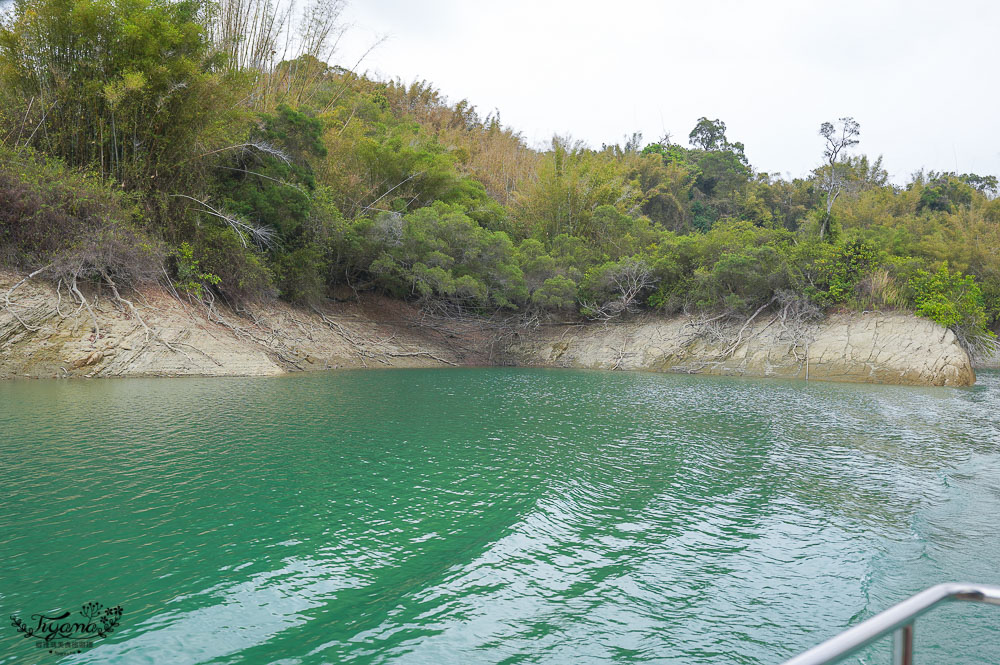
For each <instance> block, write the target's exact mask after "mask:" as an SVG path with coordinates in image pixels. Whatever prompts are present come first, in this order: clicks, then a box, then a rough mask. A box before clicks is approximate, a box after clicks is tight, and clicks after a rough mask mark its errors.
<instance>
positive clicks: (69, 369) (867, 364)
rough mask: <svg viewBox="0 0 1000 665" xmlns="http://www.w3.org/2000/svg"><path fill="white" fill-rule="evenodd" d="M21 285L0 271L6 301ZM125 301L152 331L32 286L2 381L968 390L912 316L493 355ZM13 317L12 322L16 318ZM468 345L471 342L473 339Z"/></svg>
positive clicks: (646, 323) (557, 337) (579, 332)
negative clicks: (341, 372)
mask: <svg viewBox="0 0 1000 665" xmlns="http://www.w3.org/2000/svg"><path fill="white" fill-rule="evenodd" d="M18 280H19V277H16V276H14V275H12V274H9V273H7V274H4V273H0V304H2V303H3V298H2V296H3V294H4V293H6V292H7V290H8V289H9V288H10V287H11V286H12V285H14V284H15V283H17V281H18ZM123 295H124V296H125V297H129V298H132V300H133V302H134V304H135V306H136V308H137V310H138V312H139V313H140V316H142V318H143V320H144V321H145V322H146V324H148V326H149V328H150V329H151V330H152V333H147V331H146V329H145V328H144V327H143V326H142V325H141V324H140V323H139V322H138V321H137V320H136V319H135V317H134V316H132V315H130V313H129V312H128V311H127V308H125V307H120V306H116V304H115V303H114V302H113V301H112V300H111V298H110V297H109V294H107V293H104V294H99V293H94V292H91V293H90V297H91V302H92V303H94V310H95V315H96V317H97V320H98V326H99V328H100V335H99V336H98V335H95V334H94V333H93V320H92V318H91V316H90V314H89V313H88V312H87V310H86V309H84V308H82V307H80V306H79V305H78V304H76V303H74V302H73V301H72V299H71V298H70V296H69V294H67V293H66V290H65V289H63V290H62V292H61V294H60V293H58V292H57V290H56V289H55V288H54V287H53V286H52V285H51V284H49V283H47V282H43V281H39V280H32V281H30V282H28V283H26V284H24V285H23V286H21V287H19V288H18V289H17V290H16V292H15V293H14V295H13V296H12V307H13V309H14V312H16V314H17V317H15V316H14V314H13V313H12V312H11V311H10V310H9V309H8V308H0V378H11V377H23V376H30V377H41V378H53V377H68V376H81V377H111V376H192V375H195V376H241V375H242V376H269V375H275V374H281V373H284V372H287V371H296V370H318V369H336V368H361V367H434V366H442V365H446V364H447V365H454V364H460V365H482V364H489V363H492V362H497V361H502V362H506V363H513V364H519V365H529V366H543V367H581V368H594V369H623V370H649V371H664V372H688V373H702V374H724V375H738V376H759V377H770V376H773V377H787V378H800V379H806V378H808V379H810V380H822V381H854V382H867V383H895V384H911V385H934V386H967V385H971V384H972V383H974V382H975V380H976V377H975V373H974V371H973V369H972V362H971V361H970V359H969V355H968V354H967V353H966V352H965V350H964V349H963V348H962V347H961V346H960V345H959V344H958V342H957V340H956V339H955V336H954V334H953V333H951V332H950V331H948V330H945V329H944V328H941V327H940V326H938V325H937V324H935V323H933V322H931V321H928V320H927V319H921V318H918V317H915V316H912V315H909V314H899V313H872V314H837V315H833V316H829V317H827V318H825V319H823V320H822V321H819V322H817V323H812V324H808V325H805V326H799V327H796V328H794V330H793V329H791V328H790V327H789V326H786V325H784V324H782V323H781V322H779V321H777V320H776V319H774V318H772V319H768V320H764V317H761V321H758V322H755V323H753V324H751V325H748V326H746V327H745V328H742V327H741V326H730V327H728V328H719V327H717V326H709V327H706V326H704V325H696V324H697V322H696V321H695V320H694V319H692V318H685V317H674V318H662V317H652V316H647V317H643V318H638V319H633V320H630V321H625V322H615V323H611V324H607V325H601V324H561V325H552V326H542V327H540V328H538V329H536V330H533V331H530V332H526V333H522V335H521V336H520V338H519V341H517V342H516V343H515V344H514V345H513V346H511V347H510V348H508V349H507V350H506V352H505V353H504V354H502V355H501V354H499V353H498V350H497V349H495V348H494V344H493V342H494V340H493V339H492V338H491V337H489V336H488V335H487V336H483V335H482V333H481V332H480V333H476V332H475V331H476V330H477V329H478V327H477V326H476V325H474V324H473V325H470V326H469V330H471V331H472V332H470V333H469V334H460V335H457V336H456V335H455V334H452V333H451V332H447V333H445V332H442V331H440V330H435V329H433V328H432V327H428V326H427V325H426V324H425V323H424V322H423V321H422V320H421V319H420V318H419V317H417V316H415V312H414V311H413V310H412V308H408V306H406V305H404V304H402V303H399V302H396V301H388V300H385V301H378V302H374V303H370V304H367V305H351V304H343V303H342V304H338V305H328V306H326V307H324V313H323V315H322V316H321V315H320V314H319V313H318V312H316V311H313V310H311V309H302V308H296V307H292V306H290V305H287V304H285V303H280V302H270V303H266V304H262V305H258V306H253V307H248V308H247V309H245V310H243V311H241V313H239V314H237V313H234V312H231V311H228V310H218V311H216V313H215V314H214V315H213V314H209V313H208V312H207V311H206V310H205V308H204V307H201V306H194V305H190V304H182V303H181V302H179V301H178V300H177V299H175V298H174V297H173V296H172V295H171V294H169V293H168V292H167V291H166V290H164V289H161V288H155V287H153V288H149V289H145V290H143V292H142V293H141V294H132V295H129V294H123ZM19 319H20V320H19ZM477 335H478V336H477Z"/></svg>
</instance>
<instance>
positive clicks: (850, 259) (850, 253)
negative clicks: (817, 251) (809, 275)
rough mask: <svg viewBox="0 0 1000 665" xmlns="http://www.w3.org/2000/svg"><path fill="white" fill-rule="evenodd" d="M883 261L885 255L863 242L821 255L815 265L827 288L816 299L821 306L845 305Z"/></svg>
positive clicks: (833, 249) (821, 281) (855, 241)
mask: <svg viewBox="0 0 1000 665" xmlns="http://www.w3.org/2000/svg"><path fill="white" fill-rule="evenodd" d="M884 260H885V253H884V252H882V251H880V250H879V249H878V248H877V247H875V246H873V245H871V244H869V243H866V242H864V241H863V240H853V241H851V242H849V243H847V244H845V245H843V246H841V247H839V248H831V250H829V251H825V252H822V253H821V255H820V256H818V257H817V258H816V259H815V266H816V267H817V268H818V273H819V280H820V284H822V285H823V286H824V287H825V289H824V290H823V291H819V292H817V293H816V295H817V299H818V300H819V301H820V303H821V304H830V303H843V302H846V301H847V300H848V299H850V298H852V297H853V296H854V294H855V289H856V288H857V286H858V283H859V282H861V280H862V279H864V278H865V277H866V276H868V275H869V274H870V273H871V272H872V271H873V270H874V269H875V268H877V267H878V266H880V265H881V264H882V262H883V261H884Z"/></svg>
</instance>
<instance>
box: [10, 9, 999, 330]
mask: <svg viewBox="0 0 1000 665" xmlns="http://www.w3.org/2000/svg"><path fill="white" fill-rule="evenodd" d="M334 4H336V5H337V6H336V7H334V8H333V9H329V8H328V9H327V10H321V9H314V10H309V11H305V12H303V16H304V17H305V18H304V19H303V20H304V21H306V23H305V24H304V25H302V26H298V28H297V29H298V30H299V33H300V34H306V35H310V38H309V40H305V43H304V46H302V48H301V49H300V51H299V52H297V53H295V54H292V55H291V56H289V57H287V58H285V59H284V60H277V61H276V58H274V57H272V55H273V52H274V47H275V44H276V43H277V35H278V34H279V33H278V32H276V29H275V28H273V26H271V27H269V26H270V25H271V24H268V25H267V26H264V27H261V28H260V29H255V30H254V31H251V32H250V33H247V34H249V37H246V39H252V40H255V41H253V43H252V44H251V43H249V42H240V43H234V42H233V40H234V39H239V35H240V34H243V33H240V32H239V31H238V30H236V29H235V28H234V25H236V24H235V23H233V22H234V21H236V22H237V23H238V22H239V21H240V20H242V19H241V18H240V17H244V18H245V17H246V16H249V15H251V14H253V12H257V13H258V14H261V12H262V13H263V14H261V15H263V16H265V18H266V17H267V16H270V19H268V20H271V21H272V22H273V21H276V20H280V18H281V17H280V16H279V15H277V14H267V12H268V11H272V10H269V9H268V7H269V5H267V3H260V2H256V0H227V2H225V3H223V4H221V5H210V4H206V3H203V2H201V0H182V1H176V0H74V1H73V2H69V0H16V2H15V4H14V5H13V8H12V9H10V10H9V12H8V13H7V14H6V16H5V17H4V18H3V22H2V27H0V85H2V88H3V90H4V91H5V94H4V95H3V96H2V97H0V142H2V143H0V258H2V260H3V261H4V262H5V263H6V264H8V265H15V266H17V267H19V268H25V269H27V268H37V267H40V266H42V265H45V264H52V265H55V264H58V265H59V266H61V268H60V269H61V270H63V271H64V272H65V273H66V274H67V275H70V274H71V275H72V278H73V279H102V278H103V276H104V275H106V274H107V275H119V276H120V278H119V279H125V280H126V281H129V280H140V279H143V278H144V277H146V276H149V275H162V274H164V270H165V271H166V274H168V275H169V277H170V279H171V280H172V281H173V282H174V286H175V287H177V288H179V289H181V290H183V291H186V292H187V293H189V294H190V295H191V296H192V297H199V298H200V297H205V296H206V294H215V295H221V296H225V297H227V298H230V299H234V300H236V299H243V298H256V297H263V296H270V295H273V294H277V295H279V296H281V297H284V298H286V299H289V300H293V301H299V302H309V301H317V300H319V299H322V298H324V297H325V296H326V295H327V294H328V292H329V289H331V288H333V287H336V286H338V285H342V284H347V285H350V286H351V287H353V288H354V289H356V290H359V291H360V290H363V289H373V290H378V291H381V292H384V293H388V294H392V295H394V296H397V297H400V298H406V299H412V300H414V301H418V302H424V303H429V302H435V303H441V304H446V305H447V306H449V307H452V308H455V309H456V310H460V311H464V312H468V313H472V314H475V313H489V312H493V311H496V310H503V311H508V312H518V311H525V310H533V311H536V312H551V313H562V314H567V313H571V312H573V311H576V312H577V313H578V314H582V315H585V316H591V317H605V318H607V317H611V316H625V315H628V313H629V312H634V311H637V310H639V309H648V310H659V311H664V312H678V311H688V312H690V311H695V310H711V311H718V312H732V313H744V314H746V313H750V312H754V311H756V310H758V309H759V308H761V307H767V306H778V305H779V304H780V303H785V304H787V303H788V302H790V301H792V300H796V299H797V301H801V302H803V303H810V304H811V305H812V306H816V307H821V308H857V309H873V308H909V309H912V310H914V311H916V312H917V313H919V314H921V315H924V316H928V317H930V318H933V319H934V320H936V321H939V322H940V323H942V324H943V325H947V326H950V327H952V328H953V329H955V330H956V331H959V332H960V333H961V335H962V338H963V339H964V340H966V341H967V342H968V343H970V344H976V343H979V342H981V341H982V340H984V339H985V338H986V337H987V335H988V331H987V329H988V328H989V327H990V326H996V325H997V321H998V318H1000V256H998V253H997V252H996V251H995V248H996V247H997V246H1000V200H998V199H996V198H995V197H996V195H997V178H996V177H995V176H993V175H980V174H969V173H965V174H957V173H939V172H928V173H923V172H921V173H917V174H915V175H914V176H913V178H912V180H911V181H910V182H909V183H908V184H907V185H905V186H898V185H894V184H892V183H890V182H889V179H888V175H887V173H886V171H885V169H884V168H883V167H882V161H881V157H879V158H878V159H874V160H871V159H869V158H868V157H866V156H865V155H863V154H859V153H858V146H859V144H858V141H859V136H860V125H859V124H858V123H857V122H856V121H855V120H854V119H852V118H841V119H840V120H839V121H837V122H836V123H830V122H824V123H822V124H821V125H820V128H819V134H818V136H816V135H814V136H813V137H800V139H801V140H809V139H810V138H813V139H814V140H816V151H817V160H816V161H817V167H816V169H815V171H813V172H812V173H811V174H809V175H808V176H807V177H803V178H796V179H792V180H787V179H782V178H778V177H776V176H773V175H771V174H768V173H763V172H760V171H758V170H756V169H754V168H753V167H752V166H751V164H750V163H749V161H748V159H747V157H746V154H745V148H744V146H743V144H742V143H740V142H738V141H733V140H731V139H730V137H729V136H727V127H726V124H725V123H724V122H723V121H722V120H719V119H714V120H710V119H708V118H704V117H703V118H701V119H699V120H698V122H697V124H696V125H695V127H694V128H693V129H692V130H691V132H690V135H689V137H688V139H689V144H688V146H687V147H686V146H683V145H680V144H677V143H674V142H672V141H670V140H669V139H664V140H661V141H658V142H655V143H649V144H647V145H645V146H644V145H643V142H642V137H641V135H639V134H633V135H632V136H631V137H630V138H629V139H628V140H627V141H625V142H624V144H623V145H612V146H602V147H601V148H600V149H593V148H590V147H588V146H586V145H584V144H582V143H580V142H575V141H573V140H572V139H569V138H566V137H555V138H553V140H552V142H551V144H550V146H549V147H548V148H547V149H544V150H534V149H531V148H530V147H529V146H528V145H526V143H525V141H524V140H523V139H522V137H521V135H520V134H518V133H517V132H516V131H514V130H512V129H511V128H509V127H507V126H505V125H504V124H502V122H501V120H500V118H499V116H498V115H497V114H495V113H494V114H490V115H487V116H485V117H484V116H483V115H481V114H480V113H479V112H478V111H477V110H476V108H475V107H474V106H472V105H470V104H469V103H468V102H467V101H465V100H462V101H459V102H458V103H455V104H451V103H449V102H448V101H447V100H446V99H445V98H444V97H443V96H442V95H441V94H440V93H439V92H438V91H437V90H435V89H434V88H433V87H432V86H430V85H428V84H427V83H426V82H423V81H419V82H414V83H411V84H404V83H402V82H400V81H381V80H375V79H372V78H367V77H362V76H358V75H356V74H354V73H352V72H351V71H349V70H346V69H343V68H340V67H337V66H334V65H331V64H327V62H326V61H324V58H325V57H328V53H329V49H328V44H327V41H328V38H331V37H335V36H336V34H338V33H337V30H338V29H339V28H338V27H337V25H335V21H336V19H337V16H339V10H340V7H341V6H340V4H338V3H334ZM317 7H319V5H317ZM255 8H256V9H255ZM334 10H335V11H334ZM285 27H286V29H289V30H291V29H292V27H293V26H285ZM244 32H245V31H244ZM310 40H311V41H310ZM824 142H825V143H824ZM74 193H76V194H74ZM112 237H113V238H114V239H115V240H114V242H108V241H107V239H108V238H112ZM102 239H103V240H102ZM98 248H101V251H97V249H98ZM130 266H131V268H130ZM109 271H111V272H109Z"/></svg>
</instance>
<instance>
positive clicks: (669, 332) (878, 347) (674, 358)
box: [511, 313, 976, 386]
mask: <svg viewBox="0 0 1000 665" xmlns="http://www.w3.org/2000/svg"><path fill="white" fill-rule="evenodd" d="M511 352H512V354H513V355H514V357H515V358H516V359H517V360H518V361H519V362H521V363H523V364H527V365H539V366H555V367H580V368H592V369H635V370H653V371H666V372H686V373H700V374H719V375H731V376H760V377H785V378H799V379H810V380H817V381H850V382H862V383H888V384H905V385H928V386H968V385H972V384H973V383H974V382H975V380H976V375H975V372H974V371H973V368H972V362H971V360H970V358H969V355H968V353H966V351H965V349H963V348H962V347H961V345H960V344H959V343H958V341H957V340H956V338H955V335H954V334H953V333H952V332H951V331H950V330H947V329H945V328H942V327H941V326H939V325H937V324H935V323H934V322H932V321H929V320H927V319H922V318H919V317H916V316H913V315H910V314H901V313H868V314H835V315H832V316H829V317H827V318H825V319H823V320H822V321H819V322H816V323H812V324H808V325H806V326H803V327H801V328H799V329H797V330H796V331H795V334H794V335H793V334H791V333H790V332H789V331H788V330H787V329H786V328H783V327H782V326H781V325H780V324H776V323H774V322H773V321H772V322H770V323H769V322H767V321H761V322H759V323H755V324H752V325H750V326H747V328H746V329H744V330H743V334H742V335H740V327H739V326H731V327H729V328H728V329H722V330H719V329H718V328H715V329H712V330H711V331H706V329H705V327H704V326H699V325H696V324H695V321H694V320H693V319H691V318H686V317H677V318H671V319H653V318H644V319H640V320H637V321H633V322H627V323H614V324H607V325H600V324H587V325H575V326H573V325H563V326H553V327H545V328H542V329H540V331H539V332H538V333H536V334H534V335H532V336H529V337H527V338H523V339H522V340H521V341H520V342H519V343H518V344H517V345H516V346H515V347H514V348H513V349H511Z"/></svg>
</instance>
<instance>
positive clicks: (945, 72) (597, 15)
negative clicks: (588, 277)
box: [340, 0, 1000, 181]
mask: <svg viewBox="0 0 1000 665" xmlns="http://www.w3.org/2000/svg"><path fill="white" fill-rule="evenodd" d="M346 14H347V18H348V20H349V21H351V22H352V23H353V24H354V26H355V27H354V28H353V29H352V30H351V32H350V33H349V36H348V37H347V38H346V42H345V47H344V49H343V50H342V58H341V62H340V64H342V65H345V66H350V65H352V64H353V60H352V58H356V55H357V54H358V53H359V52H360V51H361V50H363V46H364V45H367V44H370V43H371V41H372V40H373V38H374V37H375V36H376V35H387V36H388V40H387V41H386V42H385V43H384V44H382V45H381V46H380V47H379V48H378V49H377V50H375V51H374V52H373V53H372V54H371V55H370V56H369V57H368V58H367V59H366V60H365V61H364V63H363V64H362V65H361V67H360V69H361V70H366V71H368V72H369V73H370V74H376V75H379V76H381V77H388V78H395V77H400V78H402V79H403V80H404V81H407V82H409V81H412V80H414V79H427V80H428V81H430V82H432V83H433V84H435V85H436V86H437V87H438V88H439V89H440V90H441V91H442V92H443V93H444V94H445V95H447V96H448V98H449V99H450V100H451V101H453V102H454V101H458V100H460V99H462V98H467V99H468V100H469V101H470V102H472V103H473V104H475V105H476V106H477V107H478V108H479V110H480V111H483V112H487V111H490V110H493V109H498V110H499V111H500V115H501V119H502V120H503V122H504V123H505V124H508V125H512V126H513V127H515V128H517V129H519V130H521V131H522V132H523V134H524V136H525V137H526V138H527V139H528V141H529V142H530V143H532V144H533V145H538V144H542V143H547V141H548V139H549V138H550V137H551V136H552V135H553V134H554V133H558V134H569V135H571V136H573V137H574V138H577V139H582V140H584V141H586V142H587V143H588V144H590V145H592V146H594V147H599V146H600V145H601V144H602V143H619V142H622V141H623V140H624V137H625V136H626V135H627V134H630V133H631V132H633V131H641V132H642V133H643V135H644V136H645V139H646V140H647V141H649V142H651V141H654V140H656V139H658V138H659V137H660V136H661V135H662V134H663V133H664V132H665V131H666V132H669V133H670V135H671V136H672V137H673V140H674V141H675V142H682V143H685V144H686V143H687V135H688V132H689V131H690V130H691V128H692V127H693V126H694V124H695V122H696V121H697V119H698V118H699V117H701V116H707V117H709V118H720V119H722V120H723V121H725V123H726V125H727V126H728V128H729V130H728V132H727V134H728V137H729V139H730V140H731V141H742V142H743V143H745V144H746V152H747V156H748V157H749V158H750V161H751V163H752V164H753V165H754V166H755V167H757V168H758V169H761V170H764V171H768V172H771V173H781V174H783V175H792V176H798V175H804V174H806V173H807V172H808V171H809V170H810V169H811V168H813V167H815V166H816V165H817V163H818V162H819V161H820V158H821V152H822V140H821V139H820V137H819V136H818V134H817V131H818V128H819V125H820V123H821V122H823V121H824V120H834V119H836V118H838V117H839V116H843V115H852V116H854V117H855V118H856V119H857V120H858V121H859V122H860V123H861V144H860V145H859V146H858V148H857V151H858V152H864V153H866V154H868V155H871V156H872V157H875V156H877V155H879V154H884V156H885V165H886V167H887V168H888V170H889V172H890V173H891V174H892V175H893V177H894V179H896V180H897V181H903V180H905V179H907V178H908V176H909V174H910V173H911V172H913V171H915V170H917V169H919V168H921V167H925V168H928V169H934V170H949V171H951V170H958V171H959V172H976V173H980V174H986V173H991V174H1000V112H998V104H1000V86H998V85H997V68H998V65H1000V2H997V1H996V0H992V1H985V0H984V1H977V0H952V1H951V2H945V1H944V0H937V1H936V2H930V1H926V0H906V1H904V0H867V1H865V0H838V1H837V2H813V1H811V0H760V1H756V2H749V1H747V2H738V1H736V0H697V1H695V0H684V1H680V0H665V1H660V2H657V1H655V0H614V1H610V2H591V1H589V0H499V1H497V0H494V1H492V2H483V1H480V0H428V1H418V0H353V1H352V3H351V5H350V6H349V7H348V10H347V12H346Z"/></svg>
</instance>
